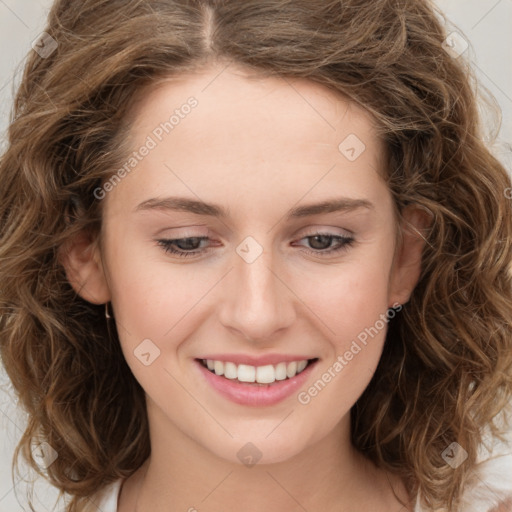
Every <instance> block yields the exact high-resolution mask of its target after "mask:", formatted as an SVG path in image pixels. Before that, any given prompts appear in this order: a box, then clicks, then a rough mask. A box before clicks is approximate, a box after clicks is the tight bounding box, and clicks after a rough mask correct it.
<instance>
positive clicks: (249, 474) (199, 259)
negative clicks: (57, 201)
mask: <svg viewBox="0 0 512 512" xmlns="http://www.w3.org/2000/svg"><path fill="white" fill-rule="evenodd" d="M246 73H247V72H246V71H244V70H243V69H242V68H240V67H235V66H234V65H231V66H229V67H228V68H226V69H225V66H220V65H211V66H210V67H208V68H204V69H203V70H201V71H200V72H197V73H194V74H190V75H186V76H182V77H181V78H180V80H177V81H176V80H173V81H168V82H165V83H163V84H161V85H159V86H158V87H154V88H153V89H152V90H149V91H147V93H146V94H144V95H143V96H142V99H141V101H140V102H138V103H137V104H136V106H135V108H134V110H133V112H132V114H133V120H132V122H131V143H132V147H133V149H134V150H136V149H137V148H139V147H140V146H141V145H142V144H143V143H144V141H145V140H146V138H147V136H148V135H149V134H151V132H152V130H153V129H154V128H155V127H156V126H158V125H159V124H160V123H161V122H162V121H164V120H166V119H168V117H169V115H170V113H172V112H173V111H174V110H175V109H176V108H178V107H179V106H180V105H183V104H184V103H185V102H186V100H187V98H189V97H190V96H194V97H195V98H197V100H198V102H199V104H198V106H197V107H196V108H195V109H193V110H192V112H191V113H190V114H189V115H188V116H186V117H185V118H184V119H182V120H180V123H179V124H178V125H177V126H175V128H174V129H173V131H172V132H170V133H169V134H167V135H166V136H165V137H164V138H163V140H162V141H161V142H160V143H159V144H158V146H157V147H156V148H154V149H153V150H152V151H151V152H150V153H149V155H148V156H146V157H145V158H144V159H143V160H142V161H141V162H140V163H139V164H138V166H137V168H136V170H134V171H133V172H131V173H130V175H128V176H127V177H125V178H124V179H123V180H122V181H121V182H120V183H119V184H117V185H116V186H115V187H114V189H113V190H112V191H111V192H109V193H108V194H107V196H106V197H105V198H104V199H102V200H103V201H104V204H103V207H104V217H103V227H102V233H101V239H99V240H98V239H96V240H92V239H89V238H88V237H87V235H85V234H83V235H81V236H79V237H77V238H76V239H75V240H73V241H72V242H70V243H69V244H68V246H66V250H65V252H64V256H63V258H62V261H63V262H64V265H65V267H66V272H67V275H68V279H69V280H70V282H71V284H72V285H73V286H74V287H75V289H76V290H77V292H78V293H80V295H81V296H82V297H83V298H85V299H86V300H88V301H90V302H93V303H96V304H103V303H105V302H107V301H111V302H112V308H113V312H114V314H113V316H114V321H115V322H116V325H117V328H118V332H119V336H120V342H121V345H122V349H123V353H124V356H125V358H126V360H127V362H128V364H129V366H130V368H131V370H132V372H133V374H134V376H135V378H136V379H137V380H138V381H139V383H140V384H141V386H142V387H143V388H144V390H145V392H146V396H147V404H148V406H147V412H148V418H149V424H150V436H151V445H152V455H151V457H150V458H149V459H148V460H147V461H146V463H145V464H144V465H143V466H142V467H141V468H140V469H139V470H138V471H137V472H136V473H135V474H134V475H133V476H132V477H131V478H129V479H128V480H127V481H126V482H125V484H124V485H123V488H122V492H121V495H120V500H119V511H120V512H133V511H134V510H138V511H142V510H166V511H185V510H189V511H192V510H200V511H201V512H203V511H204V512H207V511H216V510H223V511H234V510H241V509H242V510H245V511H247V512H256V511H261V510H265V511H267V512H274V511H282V510H289V511H303V510H304V509H306V510H308V511H310V512H312V511H320V510H322V511H337V512H339V511H348V510H354V507H356V508H357V510H358V511H361V512H365V511H368V512H369V511H372V512H379V511H389V512H391V511H393V512H395V511H396V512H398V511H405V510H412V505H411V504H410V503H409V508H405V507H402V506H401V504H400V503H399V501H398V500H397V498H396V497H395V496H394V493H393V490H394V492H395V493H396V494H397V495H398V496H399V497H401V498H402V500H404V501H406V500H407V499H408V497H407V494H406V492H405V488H404V486H403V483H402V482H401V481H400V480H399V479H398V478H396V477H394V476H393V475H391V474H386V472H384V471H383V470H381V469H378V468H376V467H375V466H374V465H373V464H372V463H371V462H370V461H368V460H367V459H366V458H364V457H363V456H362V455H361V454H359V452H357V451H356V450H355V449H354V448H353V446H352V445H351V443H350V423H349V421H350V408H351V407H352V406H353V404H354V403H355V402H356V400H357V399H358V398H359V396H360V395H361V394H362V392H363V391H364V389H365V388H366V387H367V385H368V383H369V382H370V379H371V377H372V375H373V373H374V371H375V369H376V367H377V364H378V361H379V359H380V356H381V353H382V350H383V344H384V340H385V332H386V328H383V329H381V330H379V332H378V334H377V335H375V336H374V337H373V338H370V339H369V342H368V344H367V345H366V346H365V347H364V348H363V349H362V350H361V352H359V353H358V354H357V355H356V356H354V358H353V359H352V360H351V361H350V362H349V363H348V364H347V366H346V367H345V368H344V369H343V371H342V372H340V373H339V374H338V375H337V376H336V377H335V378H333V379H332V380H331V382H329V383H328V385H326V386H325V388H324V389H323V390H322V391H321V392H320V393H318V395H317V396H315V397H314V398H312V399H311V401H310V402H309V403H308V404H307V405H303V404H300V403H299V402H298V400H297V396H296V394H293V395H292V396H290V397H289V398H287V399H285V400H284V401H282V402H280V403H278V404H276V405H272V406H268V407H250V406H243V405H238V404H235V403H232V402H231V401H229V400H227V399H226V398H224V397H222V396H220V395H219V394H218V393H217V392H216V391H215V390H213V389H212V388H211V387H210V386H209V385H208V384H207V383H205V382H203V381H202V379H199V378H197V375H196V371H193V365H194V364H195V363H194V359H195V358H197V357H200V356H201V354H206V353H208V352H216V353H222V352H229V353H237V354H254V355H260V354H268V353H281V354H283V353H284V354H304V355H306V356H307V357H317V358H319V362H318V363H317V366H316V368H314V372H313V374H312V375H311V376H310V378H309V379H308V384H307V386H304V387H303V388H301V389H302V390H307V388H308V387H310V386H311V385H312V383H314V382H315V381H317V380H318V379H319V378H320V376H321V375H322V374H323V373H324V372H326V371H327V369H328V368H329V367H331V366H332V365H333V363H334V362H335V361H336V358H337V356H338V355H342V354H344V353H345V352H346V351H347V350H348V349H349V348H350V345H351V343H352V341H353V340H355V339H356V338H357V336H358V334H359V333H361V332H362V331H364V329H365V328H369V327H371V326H374V325H375V323H376V321H377V320H378V319H379V315H381V314H385V313H386V311H387V309H388V308H389V307H391V306H392V305H393V304H404V303H406V302H407V300H408V299H409V297H410V294H411V292H412V290H413V289H414V286H415V285H416V283H417V280H418V278H419V273H420V265H421V250H422V247H423V241H422V239H421V237H420V236H419V235H418V234H417V232H415V230H414V229H413V228H408V227H407V226H406V225H405V224H404V225H403V226H402V227H403V229H404V238H403V243H402V244H401V245H397V240H396V233H397V229H398V225H397V221H396V219H395V217H394V213H393V201H392V197H391V194H390V192H389V190H388V188H387V186H386V183H385V182H384V180H383V179H382V178H381V176H380V174H379V172H380V171H381V169H382V155H383V149H384V148H383V145H382V143H381V141H380V140H379V139H378V138H377V136H376V133H375V130H374V121H373V119H372V118H371V117H370V115H369V114H368V113H367V112H366V111H365V110H363V109H361V108H360V107H358V106H357V105H355V104H354V103H351V102H348V101H347V100H346V99H344V98H343V97H341V96H340V95H337V94H335V93H334V92H332V91H329V90H328V89H326V88H324V87H323V86H321V85H319V84H316V83H313V82H309V81H307V80H302V79H300V80H284V79H281V78H263V77H259V78H248V77H247V75H246ZM349 134H356V135H357V137H358V138H359V139H360V140H361V141H363V143H364V144H365V146H366V148H365V150H364V151H363V152H362V153H361V154H360V156H359V157H358V158H356V159H355V160H354V161H350V160H349V159H347V158H346V157H345V155H344V154H342V153H341V152H340V150H339V149H338V145H339V144H340V142H342V141H343V140H344V139H345V138H346V137H347V136H348V135H349ZM171 195H172V196H185V197H188V198H191V199H200V200H202V201H206V202H212V203H216V204H219V205H222V206H224V207H225V208H228V209H229V212H230V217H228V218H226V219H219V218H214V217H209V216H205V215H197V214H193V213H189V212H183V211H170V210H165V209H160V210H145V211H136V208H137V205H139V204H140V203H141V202H142V201H145V200H147V199H150V198H155V197H159V198H162V197H165V196H171ZM341 196H343V197H349V198H364V199H366V200H368V201H370V202H371V203H372V204H373V208H371V209H365V208H360V209H357V210H354V211H351V212H332V213H323V214H317V215H312V216H307V217H303V218H299V219H295V220H293V221H288V220H286V218H285V215H286V214H287V212H288V210H289V209H291V208H292V207H296V206H301V205H305V204H310V203H317V202H321V201H324V200H327V199H333V198H336V197H341ZM404 218H405V220H406V221H407V222H408V223H409V224H408V225H409V226H413V227H414V228H416V229H417V230H419V231H421V230H422V229H424V228H425V227H426V225H427V222H428V219H427V218H426V216H425V214H424V212H422V211H421V210H418V209H415V208H414V207H412V206H411V207H409V208H408V209H406V210H405V211H404ZM318 231H322V232H324V231H327V232H329V233H332V234H333V235H339V236H353V237H354V240H355V241H354V243H353V245H350V246H348V247H347V248H346V250H342V251H340V252H338V253H332V254H331V255H326V256H322V255H321V253H322V251H323V252H326V251H327V250H329V249H331V248H336V247H338V243H337V239H331V240H324V241H319V242H317V243H316V244H315V240H312V239H311V238H306V236H311V235H313V234H314V233H315V232H318ZM187 236H188V237H197V236H209V237H210V240H211V241H210V244H211V245H210V250H209V252H206V253H203V254H202V255H199V256H193V257H188V258H179V257H177V256H174V255H172V254H169V253H166V252H165V250H164V248H162V247H161V246H159V245H158V243H157V241H156V240H158V239H162V238H167V239H170V238H174V239H176V238H185V237H187ZM247 236H251V237H253V238H254V239H255V240H256V241H257V242H258V243H259V244H260V246H261V247H262V249H263V252H262V254H261V255H259V257H257V258H256V259H255V261H253V262H252V263H247V262H246V261H245V260H244V259H243V258H241V257H240V256H239V254H238V253H237V252H236V249H237V247H238V246H239V244H240V243H241V242H242V241H243V240H244V239H245V238H246V237H247ZM181 247H182V248H183V246H181ZM190 247H191V248H190V249H188V250H189V251H194V250H195V251H198V250H201V249H202V248H206V247H207V245H205V243H204V242H203V243H202V244H201V245H196V246H190ZM308 249H309V250H310V251H315V250H316V252H317V254H311V253H308V252H307V251H308ZM185 250H186V246H185ZM398 314H399V313H398ZM148 338H149V339H150V340H152V343H154V345H156V346H157V347H158V348H159V350H160V356H159V357H158V358H156V359H155V360H154V362H152V364H150V365H149V366H145V365H144V364H142V363H141V361H140V360H139V359H138V358H137V357H136V356H135V355H134V350H136V348H137V347H138V346H139V344H140V343H141V341H142V340H144V339H148ZM248 442H251V443H253V444H254V445H255V446H256V447H257V448H258V450H259V451H260V452H261V454H262V458H261V460H259V462H258V463H257V464H256V465H255V466H253V467H247V466H245V465H243V464H242V463H241V461H240V460H239V459H238V457H237V452H238V451H239V450H240V448H241V447H243V446H244V445H245V444H246V443H248ZM312 490H314V492H312Z"/></svg>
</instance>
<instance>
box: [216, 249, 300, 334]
mask: <svg viewBox="0 0 512 512" xmlns="http://www.w3.org/2000/svg"><path fill="white" fill-rule="evenodd" d="M294 297H295V295H294V294H293V291H292V290H291V288H290V285H289V284H288V283H287V282H286V276H285V275H284V273H283V272H279V270H277V271H276V270H274V269H273V268H272V261H271V258H270V257H269V254H268V253H267V252H266V251H264V252H263V253H262V254H261V255H260V256H259V257H258V258H257V259H256V260H255V261H253V262H252V263H249V262H247V261H245V260H244V259H243V258H242V257H239V256H238V254H235V256H234V268H233V270H232V271H231V272H229V274H228V276H226V282H225V288H224V289H223V290H222V299H221V301H220V304H219V307H218V315H219V320H220V322H221V323H222V325H224V327H226V328H227V329H229V330H231V331H235V332H236V334H237V335H238V336H243V337H245V338H247V339H248V340H250V341H264V340H269V339H272V338H273V337H275V333H277V332H278V331H281V330H283V332H284V330H285V329H286V328H287V327H289V326H290V325H292V324H293V322H294V321H295V318H296V312H295V308H294Z"/></svg>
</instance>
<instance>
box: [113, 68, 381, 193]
mask: <svg viewBox="0 0 512 512" xmlns="http://www.w3.org/2000/svg"><path fill="white" fill-rule="evenodd" d="M191 98H193V99H194V101H195V106H194V107H193V108H190V107H187V108H184V106H187V105H190V99H191ZM172 118H174V119H172ZM129 119H130V120H129V123H130V134H129V138H130V140H131V147H132V148H133V149H134V150H137V148H139V147H141V146H142V145H144V144H145V143H146V142H147V141H148V138H151V139H152V141H153V142H154V144H152V146H154V147H152V149H151V151H150V152H149V154H148V155H147V156H145V157H144V159H141V161H140V162H138V163H137V170H136V172H134V173H132V176H130V178H129V179H128V180H125V181H126V182H130V185H129V188H130V194H131V195H134V194H135V195H136V196H137V197H140V196H141V195H142V194H144V193H146V192H147V194H146V195H148V194H150V193H152V194H153V195H155V194H156V193H157V192H163V191H167V190H172V191H173V192H174V191H177V190H176V188H178V189H180V190H179V192H180V193H181V192H185V193H187V194H188V195H190V192H193V193H194V194H196V195H199V194H200V193H201V194H203V193H205V192H206V191H208V193H209V194H210V199H212V200H215V201H217V202H219V201H222V197H225V195H226V194H231V197H237V196H239V195H240V193H242V192H243V193H244V194H250V192H251V191H252V192H253V194H255V195H257V194H265V193H267V195H268V191H269V189H272V190H273V191H274V193H275V194H276V199H277V198H278V196H279V193H280V192H283V191H286V192H287V193H288V194H290V197H292V196H296V200H298V199H299V198H300V197H301V196H303V195H304V194H306V193H307V194H309V197H308V199H314V195H315V194H319V195H322V194H323V195H324V196H325V194H326V193H329V192H331V191H332V188H333V187H334V188H338V189H340V187H341V188H343V189H344V190H342V192H346V193H347V194H346V195H349V194H350V193H351V192H352V193H353V195H356V192H357V195H360V193H361V191H363V192H367V191H370V189H371V188H372V182H375V181H376V180H378V179H379V178H380V176H379V174H380V171H381V170H382V149H383V146H382V143H381V141H380V139H379V138H378V137H377V136H376V131H375V124H374V119H373V117H372V116H371V115H370V114H369V113H368V112H367V111H366V110H364V109H363V108H361V107H359V106H358V105H357V104H355V103H354V102H351V101H349V100H348V99H347V98H345V97H344V96H342V95H341V94H339V93H337V92H335V91H332V90H330V89H328V88H327V87H325V86H323V85H321V84H318V83H315V82H312V81H309V80H305V79H293V78H288V77H286V78H285V77H265V76H262V75H261V74H258V75H256V74H255V73H254V72H251V71H248V70H246V69H242V68H239V67H235V66H233V65H230V66H228V67H227V68H226V67H225V66H218V65H217V66H215V65H213V66H211V67H208V68H205V69H203V70H201V71H198V72H195V73H189V74H183V75H180V76H177V77H169V80H167V81H164V82H161V83H159V84H156V85H154V86H152V87H150V88H148V89H146V90H144V91H143V92H142V93H141V94H140V96H139V97H138V101H137V103H136V104H135V105H134V107H133V108H132V110H131V112H130V116H129ZM170 121H172V122H170ZM354 157H355V158H354ZM221 184H222V194H223V196H221V195H220V192H221V188H220V185H221ZM121 185H122V186H121V187H117V188H119V189H121V188H123V189H124V188H127V185H125V183H122V184H121ZM351 189H352V190H351ZM356 189H357V190H356ZM362 189H364V190H362ZM340 192H341V190H340ZM214 196H216V197H214ZM205 199H206V198H205Z"/></svg>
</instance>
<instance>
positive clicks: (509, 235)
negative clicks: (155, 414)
mask: <svg viewBox="0 0 512 512" xmlns="http://www.w3.org/2000/svg"><path fill="white" fill-rule="evenodd" d="M442 18H443V15H442V13H440V12H439V11H438V10H437V8H436V7H435V5H434V4H433V3H431V2H430V1H429V0H372V1H371V2H369V1H367V0H344V1H339V0H336V1H335V0H247V1H243V2H240V1H234V0H233V1H230V0H225V1H222V0H122V1H121V0H81V1H72V0H57V1H56V2H55V3H54V5H53V7H52V9H51V11H50V13H49V17H48V22H47V26H46V28H45V31H46V32H47V33H48V34H50V36H51V37H52V38H53V39H54V40H55V41H56V42H57V45H58V46H57V48H56V49H55V50H54V51H53V53H51V55H49V56H46V57H45V58H42V57H41V56H40V55H38V54H37V53H36V52H31V53H30V54H29V55H28V57H27V61H26V63H25V68H24V74H23V77H22V80H21V82H20V84H19V87H18V89H17V91H16V96H15V102H14V107H13V111H12V114H11V119H10V121H11V124H10V126H9V129H8V144H7V148H6V150H5V152H4V154H3V155H2V157H1V161H0V182H1V188H0V222H1V224H0V261H1V268H0V283H1V290H0V307H1V317H0V348H1V357H2V361H3V364H4V365H5V368H6V370H7V373H8V375H9V377H10V379H11V381H12V383H13V386H14V389H15V391H16V396H17V397H18V399H19V403H20V405H21V406H22V407H23V408H24V409H25V410H26V411H27V412H28V424H27V427H26V430H25V432H24V434H23V436H22V438H21V440H20V442H19V444H18V446H17V448H16V451H15V456H14V458H13V474H14V468H15V466H16V468H18V462H17V461H18V459H19V457H20V455H22V456H23V458H24V459H25V460H26V461H27V462H28V464H29V465H31V466H32V468H33V469H34V470H35V471H37V472H38V473H39V474H43V475H45V477H46V478H47V479H48V480H49V482H51V483H52V484H53V485H55V486H56V487H57V488H58V489H60V490H61V491H62V492H63V493H64V492H66V493H69V494H70V495H71V496H72V500H71V502H70V504H69V505H68V511H69V512H75V511H81V510H85V509H86V505H87V501H88V498H89V497H90V496H91V495H93V494H94V493H96V492H97V491H99V490H101V489H102V488H103V487H104V486H105V485H107V484H109V483H111V482H113V481H115V480H117V479H119V478H126V477H128V476H130V475H131V474H133V473H134V472H135V470H137V469H138V468H139V467H140V466H141V465H142V463H143V462H144V461H145V460H146V459H147V457H148V456H149V454H150V442H149V434H148V421H147V416H146V407H145V397H144V392H143V390H142V388H141V386H140V385H139V384H138V382H137V381H136V380H135V378H134V376H133V375H132V373H131V371H130V369H129V367H128V365H127V364H126V362H125V360H124V357H123V354H122V352H121V349H120V344H119V339H118V336H117V332H115V329H114V330H113V332H109V330H108V329H107V324H106V322H105V318H104V313H103V311H104V308H103V307H102V306H98V305H95V304H91V303H89V302H87V301H85V300H83V299H82V298H81V297H80V296H79V295H77V293H75V292H74V290H73V289H72V287H71V286H70V284H69V282H68V280H67V279H66V274H65V272H64V268H63V266H62V265H61V264H60V263H59V260H58V254H59V249H60V248H61V247H62V246H63V244H64V243H65V242H66V241H68V240H70V239H72V237H74V236H75V235H76V234H78V233H79V232H81V231H83V230H85V231H88V232H90V233H92V234H93V235H94V236H98V235H99V233H100V230H101V218H102V211H101V206H102V202H101V201H98V200H97V199H96V198H95V196H94V190H95V189H96V188H97V187H99V186H101V184H102V183H104V181H105V180H106V179H108V178H109V177H110V176H112V173H113V172H114V171H115V170H116V169H118V168H119V166H120V165H121V163H122V162H123V161H124V159H125V158H126V154H128V153H129V152H130V148H129V147H128V143H127V142H126V141H127V137H126V135H127V134H128V130H129V123H128V122H127V119H128V117H129V113H130V107H131V106H133V105H134V104H135V101H136V100H137V98H138V97H139V96H140V95H142V94H144V92H145V91H147V90H148V89H147V88H148V87H151V86H152V85H154V84H156V83H158V82H159V81H161V80H165V79H167V78H169V77H172V76H179V75H180V74H181V73H185V72H193V71H195V70H200V69H201V68H202V67H203V66H204V65H206V64H208V63H210V62H223V63H225V64H226V65H229V64H230V63H234V64H235V65H240V66H243V67H244V68H245V69H249V70H252V71H254V72H255V73H259V74H261V75H263V76H281V77H285V78H286V77H300V78H307V79H310V80H312V81H314V82H317V83H320V84H323V85H325V86H327V87H329V88H330V89H332V90H333V91H336V92H338V93H340V94H342V95H343V96H344V97H346V98H349V99H350V100H352V101H354V102H356V103H357V104H359V105H360V106H362V107H363V108H365V109H366V110H367V111H368V112H370V113H371V114H372V115H373V116H374V117H375V119H376V120H377V122H378V134H379V137H382V140H383V141H384V143H385V148H386V163H387V165H386V168H385V169H383V171H382V172H383V174H384V175H385V178H386V180H387V182H388V184H389V189H390V191H391V193H392V195H393V198H394V202H395V207H396V208H397V211H398V212H401V211H402V210H403V208H404V206H406V205H408V204H416V205H420V206H422V207H424V208H426V209H427V210H428V211H430V212H431V213H432V218H433V221H432V225H431V229H430V230H429V232H428V234H427V236H426V237H425V240H426V244H425V247H424V251H423V257H422V272H421V276H420V280H419V282H418V284H417V286H416V288H415V290H414V292H413V294H412V296H411V299H410V301H409V302H408V303H407V304H406V305H404V306H403V309H402V311H401V312H400V313H399V314H398V315H397V316H396V318H395V319H393V320H392V321H391V322H390V325H389V329H388V333H387V337H386V342H385V346H384V351H383V354H382V357H381V360H380V362H379V365H378V367H377V369H376V372H375V374H374V376H373V378H372V380H371V382H370V384H369V385H368V387H367V389H366V390H365V392H364V393H363V394H362V396H361V397H360V398H359V399H358V401H357V403H356V404H355V405H354V407H353V408H352V411H351V421H352V442H353V444H354V445H355V446H356V447H357V448H358V449H359V450H360V451H361V452H362V453H364V454H365V455H366V456H367V457H368V458H369V459H371V460H372V461H374V463H375V464H377V465H378V466H379V467H382V468H385V469H387V470H389V471H391V472H393V473H396V474H398V475H400V476H401V477H402V478H403V479H404V482H406V484H407V487H408V489H409V491H410V492H411V494H415V493H417V492H419V493H420V495H421V497H422V500H423V504H424V506H429V507H432V508H435V507H446V508H447V509H449V510H451V511H455V510H458V509H457V506H458V504H459V500H460V496H461V493H462V492H463V490H464V487H465V485H466V484H467V482H469V481H470V476H471V474H472V471H473V470H474V468H475V466H476V463H477V453H478V447H479V445H480V443H481V442H482V436H483V429H484V428H487V427H489V428H491V431H492V433H493V434H494V435H498V436H499V435H500V429H499V426H498V425H497V424H496V418H497V415H498V413H500V411H502V410H504V409H505V407H506V405H507V404H508V403H509V402H510V400H511V398H512V327H511V326H512V291H511V290H512V286H511V285H512V278H511V272H510V262H511V261H512V211H511V202H510V200H509V199H507V193H506V192H507V190H512V189H510V187H511V186H512V184H511V181H510V178H509V177H508V175H507V172H506V170H505V168H504V167H503V166H502V165H501V164H500V162H499V161H498V160H497V159H496V158H495V157H494V156H493V155H492V154H491V151H490V149H489V147H488V146H487V144H486V143H485V140H484V136H483V123H482V121H481V119H480V117H479V113H478V109H477V104H478V101H479V100H478V92H477V89H476V88H474V85H475V84H476V83H477V81H476V79H475V77H474V73H473V71H472V70H471V67H470V65H469V64H468V61H467V60H466V57H465V56H464V55H463V56H461V57H459V58H455V57H454V56H451V55H450V54H449V53H447V52H446V51H445V49H444V47H443V41H444V40H445V38H446V37H447V31H446V29H445V27H444V26H443V23H442V22H441V19H442ZM131 150H133V148H131ZM34 440H38V441H39V442H40V441H41V440H44V441H46V442H47V443H48V444H50V445H51V446H52V447H53V448H54V449H55V450H56V451H57V453H58V458H57V460H56V461H55V462H54V463H53V464H51V465H50V466H49V467H48V469H47V470H46V472H42V471H41V470H40V469H39V467H38V466H37V464H35V463H34V460H33V459H32V456H31V448H30V446H31V443H32V442H34ZM454 441H456V442H457V443H459V444H460V445H461V446H462V447H463V448H464V449H465V450H466V452H467V454H468V457H467V460H466V461H465V462H464V463H463V464H462V465H460V466H459V467H458V468H456V469H452V468H451V467H450V466H449V465H447V464H446V462H445V461H444V459H443V458H442V452H443V451H444V450H445V448H446V447H447V446H448V445H450V444H451V443H452V442H454Z"/></svg>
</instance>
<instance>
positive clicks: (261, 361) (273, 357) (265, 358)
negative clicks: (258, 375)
mask: <svg viewBox="0 0 512 512" xmlns="http://www.w3.org/2000/svg"><path fill="white" fill-rule="evenodd" d="M198 359H213V360H215V361H223V362H231V363H235V364H237V365H238V364H247V365H250V366H265V365H268V364H278V363H291V362H293V361H304V360H309V359H316V358H313V357H308V356H304V355H294V354H266V355H261V356H253V355H249V354H207V355H204V356H202V357H199V358H198Z"/></svg>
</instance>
